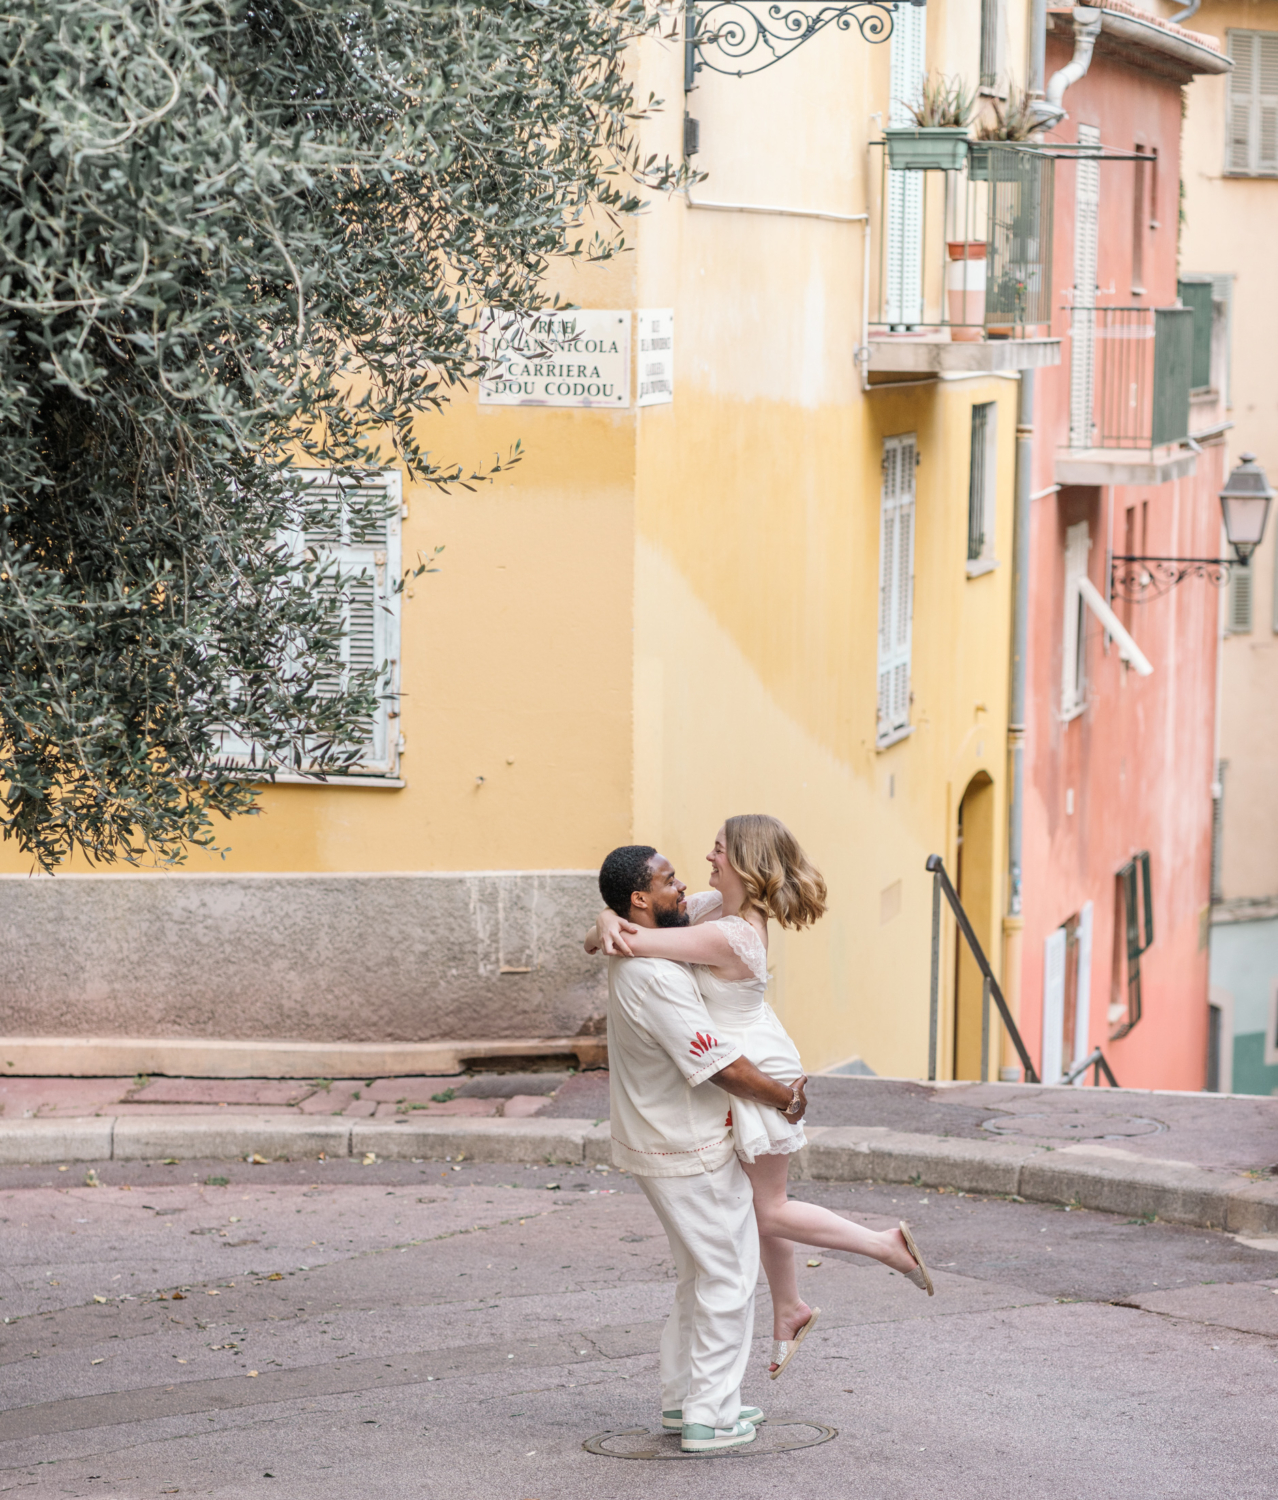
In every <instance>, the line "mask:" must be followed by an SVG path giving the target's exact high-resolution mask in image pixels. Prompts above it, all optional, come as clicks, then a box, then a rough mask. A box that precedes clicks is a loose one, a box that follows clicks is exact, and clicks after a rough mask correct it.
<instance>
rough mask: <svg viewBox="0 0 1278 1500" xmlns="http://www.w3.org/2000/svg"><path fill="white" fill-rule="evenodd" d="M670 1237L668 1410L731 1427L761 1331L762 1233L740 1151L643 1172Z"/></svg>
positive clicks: (643, 1183)
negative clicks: (704, 1167)
mask: <svg viewBox="0 0 1278 1500" xmlns="http://www.w3.org/2000/svg"><path fill="white" fill-rule="evenodd" d="M635 1181H636V1182H637V1183H638V1184H639V1186H640V1187H641V1188H642V1189H643V1190H644V1193H645V1194H646V1195H647V1198H648V1202H649V1203H651V1204H652V1206H653V1208H654V1209H655V1210H656V1214H657V1217H658V1218H659V1219H660V1220H661V1224H662V1227H663V1228H664V1229H665V1231H666V1236H667V1238H668V1239H669V1241H670V1249H671V1251H672V1252H673V1254H674V1261H675V1269H676V1271H677V1273H678V1277H679V1282H678V1286H677V1287H676V1290H675V1305H674V1308H673V1310H672V1311H671V1314H670V1317H669V1318H668V1319H667V1321H666V1327H665V1331H664V1333H663V1334H662V1335H661V1409H662V1411H673V1410H675V1408H677V1407H681V1408H682V1409H683V1420H684V1421H685V1422H700V1423H702V1424H703V1425H705V1426H706V1427H731V1426H732V1424H733V1423H734V1422H735V1421H736V1420H737V1418H738V1416H739V1415H740V1412H741V1382H742V1380H743V1379H744V1378H745V1368H746V1362H747V1361H748V1360H749V1357H750V1340H751V1338H752V1337H753V1334H754V1288H755V1283H756V1282H757V1281H758V1279H759V1232H758V1229H757V1227H756V1226H755V1222H754V1201H753V1199H752V1198H751V1195H750V1182H749V1179H748V1178H747V1177H746V1175H745V1173H744V1172H743V1171H742V1170H741V1163H740V1162H739V1161H738V1160H737V1158H736V1157H735V1156H732V1157H730V1158H729V1159H728V1160H727V1161H726V1162H725V1163H724V1164H723V1166H721V1167H719V1168H718V1169H717V1170H716V1171H713V1172H699V1173H697V1175H696V1176H695V1177H639V1176H636V1178H635Z"/></svg>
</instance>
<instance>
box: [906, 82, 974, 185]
mask: <svg viewBox="0 0 1278 1500" xmlns="http://www.w3.org/2000/svg"><path fill="white" fill-rule="evenodd" d="M975 103H976V95H975V93H974V92H973V91H972V90H971V89H969V88H967V87H966V86H965V85H964V84H963V83H962V82H961V81H960V80H959V79H949V78H946V77H944V75H939V76H938V77H936V78H935V79H932V78H925V79H924V80H923V82H922V84H921V86H920V88H919V97H918V100H917V101H916V102H915V103H913V104H907V105H906V108H907V109H908V110H909V112H910V114H911V115H912V116H913V118H914V124H913V125H890V126H888V128H887V129H886V130H885V131H884V132H883V134H884V135H885V136H886V137H887V149H888V165H889V166H890V167H891V168H892V169H893V171H896V172H902V171H904V172H936V171H940V172H954V171H957V170H958V169H959V168H960V167H961V166H962V165H963V161H964V159H965V157H966V156H967V146H968V141H967V127H968V123H969V122H970V120H971V118H972V111H973V108H974V106H975Z"/></svg>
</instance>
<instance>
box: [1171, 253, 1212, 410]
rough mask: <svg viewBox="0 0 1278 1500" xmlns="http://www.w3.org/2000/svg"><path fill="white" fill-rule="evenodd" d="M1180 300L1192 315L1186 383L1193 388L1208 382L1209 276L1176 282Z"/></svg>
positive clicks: (1209, 340) (1209, 362) (1203, 388)
mask: <svg viewBox="0 0 1278 1500" xmlns="http://www.w3.org/2000/svg"><path fill="white" fill-rule="evenodd" d="M1176 291H1177V293H1178V295H1179V297H1180V300H1181V302H1182V303H1183V304H1184V306H1186V307H1187V308H1189V309H1190V311H1191V312H1192V313H1193V315H1194V352H1193V356H1192V358H1191V360H1190V367H1189V384H1190V387H1191V389H1193V390H1196V391H1201V390H1205V389H1206V388H1207V387H1208V386H1209V385H1210V384H1211V299H1212V278H1211V277H1210V276H1185V277H1183V278H1182V279H1181V280H1180V281H1178V282H1177V283H1176Z"/></svg>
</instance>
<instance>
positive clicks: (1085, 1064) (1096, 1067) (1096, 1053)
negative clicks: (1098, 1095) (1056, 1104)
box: [1061, 1047, 1118, 1089]
mask: <svg viewBox="0 0 1278 1500" xmlns="http://www.w3.org/2000/svg"><path fill="white" fill-rule="evenodd" d="M1088 1068H1091V1069H1092V1087H1093V1088H1100V1076H1101V1074H1102V1073H1104V1075H1105V1078H1106V1080H1107V1081H1108V1083H1109V1086H1110V1088H1112V1089H1116V1088H1117V1087H1118V1079H1117V1078H1115V1077H1114V1074H1113V1072H1112V1071H1111V1069H1110V1066H1109V1064H1108V1063H1107V1062H1106V1061H1105V1054H1104V1053H1103V1052H1102V1051H1101V1049H1100V1048H1099V1047H1094V1048H1093V1049H1092V1051H1091V1052H1089V1053H1088V1055H1087V1056H1086V1057H1085V1058H1084V1059H1083V1060H1082V1062H1080V1063H1075V1064H1074V1066H1073V1067H1072V1068H1071V1069H1070V1070H1069V1072H1068V1073H1066V1075H1065V1076H1064V1078H1062V1079H1061V1082H1062V1083H1073V1081H1074V1080H1075V1079H1076V1078H1081V1077H1082V1076H1083V1074H1084V1073H1086V1072H1087V1070H1088Z"/></svg>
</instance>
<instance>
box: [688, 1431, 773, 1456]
mask: <svg viewBox="0 0 1278 1500" xmlns="http://www.w3.org/2000/svg"><path fill="white" fill-rule="evenodd" d="M756 1436H757V1433H754V1432H752V1433H751V1434H750V1436H749V1437H732V1438H684V1439H683V1440H682V1441H681V1442H680V1444H679V1448H680V1451H681V1452H683V1453H718V1452H720V1451H721V1450H722V1449H725V1448H740V1447H742V1446H743V1445H744V1444H746V1443H752V1442H754V1440H755V1437H756Z"/></svg>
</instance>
